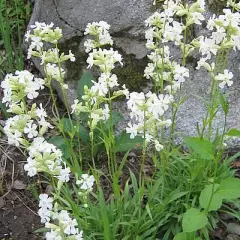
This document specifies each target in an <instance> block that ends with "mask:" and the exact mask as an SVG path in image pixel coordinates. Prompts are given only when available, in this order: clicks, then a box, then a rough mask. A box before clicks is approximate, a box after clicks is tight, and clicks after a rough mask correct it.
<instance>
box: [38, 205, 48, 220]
mask: <svg viewBox="0 0 240 240" xmlns="http://www.w3.org/2000/svg"><path fill="white" fill-rule="evenodd" d="M38 215H39V216H40V218H41V223H46V222H49V221H50V217H51V211H49V210H48V209H46V208H40V209H39V210H38Z"/></svg>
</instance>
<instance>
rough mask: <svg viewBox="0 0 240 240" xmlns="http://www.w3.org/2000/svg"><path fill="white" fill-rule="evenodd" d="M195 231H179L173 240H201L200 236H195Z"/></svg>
mask: <svg viewBox="0 0 240 240" xmlns="http://www.w3.org/2000/svg"><path fill="white" fill-rule="evenodd" d="M195 236H196V233H195V232H191V233H186V232H181V233H178V234H177V235H176V236H175V237H174V239H173V240H201V238H196V237H195Z"/></svg>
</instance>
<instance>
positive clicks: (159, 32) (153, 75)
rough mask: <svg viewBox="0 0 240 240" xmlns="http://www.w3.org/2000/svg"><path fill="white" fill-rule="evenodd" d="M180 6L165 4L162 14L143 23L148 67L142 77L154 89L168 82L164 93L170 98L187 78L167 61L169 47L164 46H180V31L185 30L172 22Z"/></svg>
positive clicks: (184, 70) (176, 3)
mask: <svg viewBox="0 0 240 240" xmlns="http://www.w3.org/2000/svg"><path fill="white" fill-rule="evenodd" d="M198 5H199V4H198ZM180 6H181V7H182V5H180V3H179V1H177V2H173V1H165V2H164V4H163V8H164V10H163V11H162V12H161V13H158V12H155V13H154V14H153V15H152V16H150V17H149V18H148V19H147V20H146V21H145V24H146V26H147V27H149V28H148V29H147V30H146V32H145V38H146V40H147V43H146V47H147V49H149V50H151V53H150V54H149V55H148V58H149V59H150V60H151V63H149V64H148V65H147V67H146V68H145V71H144V76H145V77H146V78H147V79H152V80H153V81H154V83H155V84H156V85H157V86H159V85H160V84H162V83H161V82H163V81H165V82H167V83H168V84H169V86H167V87H166V90H167V92H169V93H171V94H173V93H174V92H175V91H176V90H177V89H178V88H179V87H180V84H181V83H183V82H184V81H185V78H186V77H189V70H188V69H187V68H185V67H183V66H180V65H179V64H177V63H175V62H174V61H170V51H169V47H168V46H166V45H165V44H166V43H167V42H170V41H171V42H174V44H175V45H181V46H182V45H183V43H182V39H183V31H184V29H185V28H186V26H184V25H183V24H182V23H179V22H177V21H174V19H173V18H174V15H175V14H177V13H178V11H179V7H180ZM189 14H190V13H189ZM160 46H161V47H160ZM185 48H186V47H185ZM186 49H187V50H186ZM186 49H185V51H184V54H185V55H187V54H189V53H190V52H191V51H192V50H193V48H190V47H189V48H186Z"/></svg>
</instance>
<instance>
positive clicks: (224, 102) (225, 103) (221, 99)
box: [220, 93, 229, 115]
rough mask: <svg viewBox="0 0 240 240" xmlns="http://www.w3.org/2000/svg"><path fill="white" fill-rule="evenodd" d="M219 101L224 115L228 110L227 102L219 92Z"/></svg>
mask: <svg viewBox="0 0 240 240" xmlns="http://www.w3.org/2000/svg"><path fill="white" fill-rule="evenodd" d="M220 103H221V106H222V109H223V111H224V113H225V115H227V114H228V111H229V102H228V101H227V100H226V98H225V96H224V95H223V94H221V93H220Z"/></svg>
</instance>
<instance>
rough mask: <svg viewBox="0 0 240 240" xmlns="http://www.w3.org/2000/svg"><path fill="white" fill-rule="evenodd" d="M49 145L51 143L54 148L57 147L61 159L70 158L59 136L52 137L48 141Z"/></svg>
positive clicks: (63, 141)
mask: <svg viewBox="0 0 240 240" xmlns="http://www.w3.org/2000/svg"><path fill="white" fill-rule="evenodd" d="M48 142H49V143H52V144H53V145H55V146H56V147H58V148H59V149H60V150H61V151H62V153H63V157H64V158H66V159H68V158H69V157H70V151H69V149H68V147H67V145H66V142H65V140H64V138H63V137H61V136H52V137H51V138H50V139H49V140H48Z"/></svg>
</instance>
